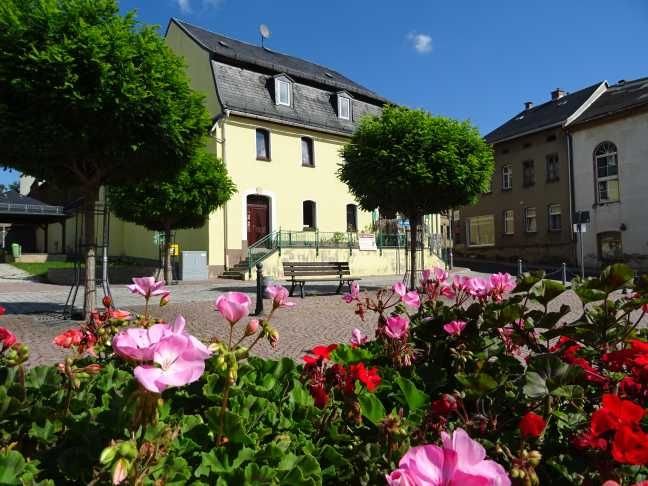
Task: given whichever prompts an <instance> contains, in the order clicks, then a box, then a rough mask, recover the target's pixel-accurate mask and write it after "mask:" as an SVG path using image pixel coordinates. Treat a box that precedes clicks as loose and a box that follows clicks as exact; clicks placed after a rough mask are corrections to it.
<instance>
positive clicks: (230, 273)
mask: <svg viewBox="0 0 648 486" xmlns="http://www.w3.org/2000/svg"><path fill="white" fill-rule="evenodd" d="M219 277H220V278H227V279H230V280H247V279H248V259H247V258H246V259H245V260H243V261H240V262H238V263H237V264H236V265H234V266H233V267H230V268H229V269H228V270H225V271H224V272H223V273H222V274H221V275H219Z"/></svg>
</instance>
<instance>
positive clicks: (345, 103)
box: [337, 91, 353, 120]
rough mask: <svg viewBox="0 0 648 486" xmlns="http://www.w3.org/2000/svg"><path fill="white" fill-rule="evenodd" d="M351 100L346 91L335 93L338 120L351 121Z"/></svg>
mask: <svg viewBox="0 0 648 486" xmlns="http://www.w3.org/2000/svg"><path fill="white" fill-rule="evenodd" d="M351 100H352V98H351V95H350V94H349V93H347V92H346V91H338V93H337V114H338V118H339V119H340V120H351V119H352V110H353V103H352V102H351Z"/></svg>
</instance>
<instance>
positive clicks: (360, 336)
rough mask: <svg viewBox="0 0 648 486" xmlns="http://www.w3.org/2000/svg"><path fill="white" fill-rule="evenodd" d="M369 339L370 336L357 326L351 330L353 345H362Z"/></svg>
mask: <svg viewBox="0 0 648 486" xmlns="http://www.w3.org/2000/svg"><path fill="white" fill-rule="evenodd" d="M367 341H369V338H368V337H367V336H365V335H364V333H363V332H362V331H361V330H360V329H358V328H357V327H356V328H355V329H354V330H353V331H351V345H352V346H354V347H356V346H362V345H363V344H365V343H366V342H367Z"/></svg>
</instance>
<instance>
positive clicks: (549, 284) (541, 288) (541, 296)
mask: <svg viewBox="0 0 648 486" xmlns="http://www.w3.org/2000/svg"><path fill="white" fill-rule="evenodd" d="M565 290H566V289H565V286H564V285H563V284H562V283H560V282H557V281H556V280H547V279H545V280H541V281H540V282H538V283H537V284H535V285H534V286H533V287H532V288H531V297H532V298H533V300H535V301H537V302H539V303H540V304H542V305H543V306H544V305H548V304H549V302H551V301H552V300H554V299H555V298H556V297H558V296H559V295H560V294H562V293H563V292H564V291H565Z"/></svg>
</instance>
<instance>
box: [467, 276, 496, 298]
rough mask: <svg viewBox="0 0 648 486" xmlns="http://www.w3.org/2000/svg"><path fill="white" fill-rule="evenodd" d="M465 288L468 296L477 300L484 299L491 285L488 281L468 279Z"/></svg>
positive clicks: (478, 278)
mask: <svg viewBox="0 0 648 486" xmlns="http://www.w3.org/2000/svg"><path fill="white" fill-rule="evenodd" d="M467 288H468V292H469V293H470V295H472V296H473V297H476V298H478V299H485V298H486V297H488V295H489V293H490V291H491V284H490V281H489V280H485V279H483V278H480V277H472V278H470V277H469V278H468V282H467Z"/></svg>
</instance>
